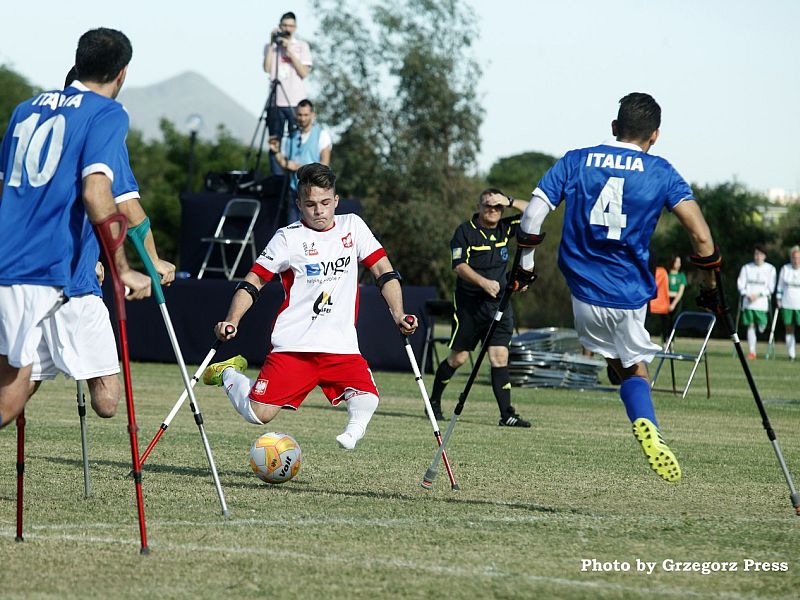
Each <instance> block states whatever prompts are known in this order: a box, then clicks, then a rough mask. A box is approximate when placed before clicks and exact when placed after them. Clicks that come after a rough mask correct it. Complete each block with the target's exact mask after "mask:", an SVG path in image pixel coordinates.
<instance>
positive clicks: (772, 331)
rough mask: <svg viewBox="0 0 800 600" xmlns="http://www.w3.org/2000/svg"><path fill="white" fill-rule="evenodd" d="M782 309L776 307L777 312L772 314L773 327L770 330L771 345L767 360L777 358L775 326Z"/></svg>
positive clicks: (766, 356)
mask: <svg viewBox="0 0 800 600" xmlns="http://www.w3.org/2000/svg"><path fill="white" fill-rule="evenodd" d="M780 310H781V309H780V307H778V306H777V305H776V306H775V311H774V312H773V313H772V327H770V329H769V343H768V344H767V354H766V355H765V356H764V358H766V359H770V358H775V325H777V324H778V313H779V312H780Z"/></svg>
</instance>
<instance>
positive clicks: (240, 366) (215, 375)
mask: <svg viewBox="0 0 800 600" xmlns="http://www.w3.org/2000/svg"><path fill="white" fill-rule="evenodd" d="M228 367H233V368H234V369H236V370H237V371H239V372H244V370H245V369H246V368H247V360H245V358H244V356H241V355H239V356H234V357H233V358H229V359H228V360H223V361H222V362H218V363H214V364H213V365H208V367H206V370H205V371H203V383H205V384H206V385H222V372H223V371H224V370H225V369H227V368H228Z"/></svg>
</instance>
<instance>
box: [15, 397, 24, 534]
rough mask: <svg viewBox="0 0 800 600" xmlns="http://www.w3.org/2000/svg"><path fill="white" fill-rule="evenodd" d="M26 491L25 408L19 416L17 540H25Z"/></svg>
mask: <svg viewBox="0 0 800 600" xmlns="http://www.w3.org/2000/svg"><path fill="white" fill-rule="evenodd" d="M24 491H25V409H24V408H23V409H22V412H21V413H19V416H17V535H16V537H15V538H14V540H15V541H17V542H24V541H25V539H24V538H23V537H22V505H23V500H24V499H23V492H24Z"/></svg>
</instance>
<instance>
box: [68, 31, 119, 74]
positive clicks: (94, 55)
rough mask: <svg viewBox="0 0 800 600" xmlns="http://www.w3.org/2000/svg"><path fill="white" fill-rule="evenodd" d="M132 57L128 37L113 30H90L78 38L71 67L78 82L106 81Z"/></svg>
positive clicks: (117, 72)
mask: <svg viewBox="0 0 800 600" xmlns="http://www.w3.org/2000/svg"><path fill="white" fill-rule="evenodd" d="M132 56H133V47H132V46H131V41H130V40H129V39H128V37H127V36H126V35H125V34H124V33H122V32H121V31H117V30H116V29H108V28H106V27H99V28H97V29H90V30H89V31H87V32H86V33H84V34H83V35H82V36H81V38H80V39H79V40H78V49H77V50H76V51H75V69H76V70H77V72H78V77H80V79H81V81H91V82H94V83H108V82H109V81H113V80H114V78H115V77H116V76H117V75H119V72H120V71H122V69H124V68H125V67H126V66H127V65H128V63H129V62H131V57H132Z"/></svg>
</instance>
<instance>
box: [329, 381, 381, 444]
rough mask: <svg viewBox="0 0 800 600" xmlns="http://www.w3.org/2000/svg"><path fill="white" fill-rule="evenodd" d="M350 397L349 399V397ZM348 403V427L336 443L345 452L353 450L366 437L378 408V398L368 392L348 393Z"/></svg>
mask: <svg viewBox="0 0 800 600" xmlns="http://www.w3.org/2000/svg"><path fill="white" fill-rule="evenodd" d="M348 395H349V397H348ZM345 400H346V401H347V414H348V416H349V419H348V420H347V426H346V427H345V428H344V431H343V432H342V433H341V434H340V435H337V436H336V441H337V442H339V445H340V446H341V447H342V448H344V449H345V450H352V449H353V448H355V446H356V442H358V440H360V439H361V438H362V437H364V434H365V433H366V432H367V425H369V421H370V419H372V415H373V414H374V413H375V409H376V408H378V397H377V396H376V395H375V394H370V393H368V392H356V391H354V390H353V391H348V393H347V394H346V395H345Z"/></svg>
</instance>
